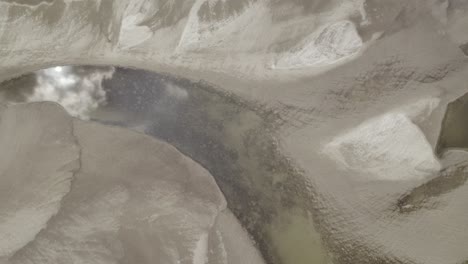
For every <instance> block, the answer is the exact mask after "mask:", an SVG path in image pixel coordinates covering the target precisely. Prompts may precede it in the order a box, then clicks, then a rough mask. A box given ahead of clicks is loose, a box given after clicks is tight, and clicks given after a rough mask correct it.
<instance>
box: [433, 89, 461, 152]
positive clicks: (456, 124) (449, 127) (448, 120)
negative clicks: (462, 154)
mask: <svg viewBox="0 0 468 264" xmlns="http://www.w3.org/2000/svg"><path fill="white" fill-rule="evenodd" d="M467 116H468V94H465V95H463V96H462V97H460V98H458V99H457V100H455V101H453V102H451V103H449V104H448V106H447V111H446V113H445V117H444V119H443V121H442V128H441V131H440V135H439V140H438V142H437V146H436V153H437V155H438V156H441V155H442V153H443V152H444V151H445V150H447V149H467V148H468V136H467V135H468V122H467V120H466V117H467Z"/></svg>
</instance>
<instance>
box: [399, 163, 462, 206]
mask: <svg viewBox="0 0 468 264" xmlns="http://www.w3.org/2000/svg"><path fill="white" fill-rule="evenodd" d="M467 180H468V171H466V166H460V167H455V168H447V169H444V170H443V171H441V172H440V175H439V176H438V177H436V178H434V179H433V180H430V181H428V182H427V183H425V184H423V185H421V186H419V187H417V188H415V189H413V190H412V191H411V192H410V193H408V194H406V195H405V196H403V197H402V198H401V199H399V200H398V203H397V207H398V210H399V212H400V213H411V212H414V211H417V210H420V209H422V208H427V209H433V207H434V206H436V205H437V203H435V204H434V203H431V199H432V198H437V197H439V196H441V195H443V194H446V193H449V192H451V191H453V190H455V189H457V188H459V187H461V186H463V185H464V184H465V183H466V182H467Z"/></svg>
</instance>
